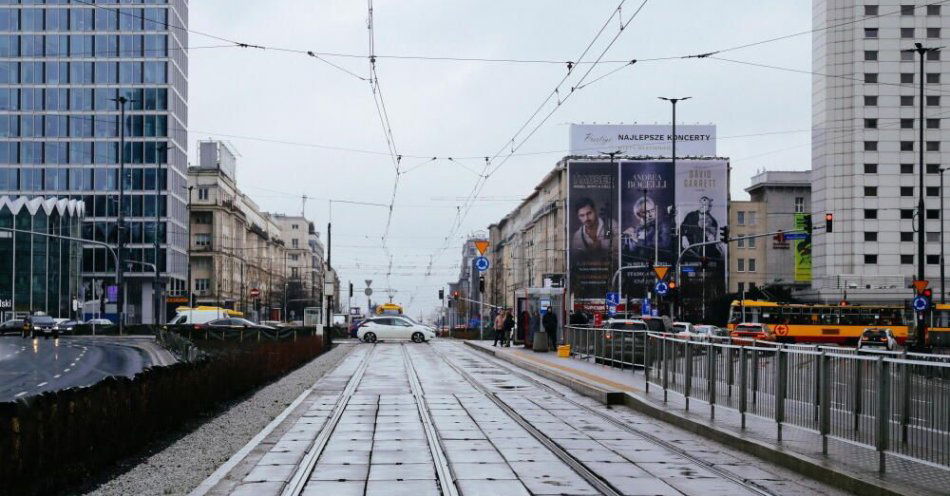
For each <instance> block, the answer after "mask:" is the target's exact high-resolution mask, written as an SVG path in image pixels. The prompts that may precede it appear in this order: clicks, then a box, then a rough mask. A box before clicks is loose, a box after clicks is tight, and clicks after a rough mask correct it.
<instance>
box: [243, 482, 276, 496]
mask: <svg viewBox="0 0 950 496" xmlns="http://www.w3.org/2000/svg"><path fill="white" fill-rule="evenodd" d="M283 488H284V483H283V482H249V483H247V484H241V485H239V486H237V487H235V488H234V490H233V491H231V493H230V496H271V495H274V496H276V495H278V494H280V492H281V491H282V490H283Z"/></svg>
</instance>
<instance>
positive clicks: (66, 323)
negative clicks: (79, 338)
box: [55, 319, 79, 334]
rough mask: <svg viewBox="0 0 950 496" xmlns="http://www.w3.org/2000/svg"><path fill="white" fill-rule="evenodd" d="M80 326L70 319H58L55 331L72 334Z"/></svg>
mask: <svg viewBox="0 0 950 496" xmlns="http://www.w3.org/2000/svg"><path fill="white" fill-rule="evenodd" d="M77 325H79V322H77V321H75V320H69V319H56V326H55V329H56V330H57V331H59V332H60V334H62V333H71V332H73V330H74V329H75V328H76V326H77Z"/></svg>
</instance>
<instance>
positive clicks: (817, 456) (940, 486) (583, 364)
mask: <svg viewBox="0 0 950 496" xmlns="http://www.w3.org/2000/svg"><path fill="white" fill-rule="evenodd" d="M468 344H469V345H470V346H475V347H480V348H482V349H484V350H490V351H491V352H492V353H495V354H496V355H497V356H502V357H509V358H512V359H514V360H515V363H518V362H519V361H520V362H523V363H526V364H531V365H533V366H536V367H542V368H544V369H546V370H548V371H550V372H551V373H557V374H560V375H562V376H565V377H571V378H574V379H576V380H579V381H584V382H587V383H590V384H594V385H598V386H600V387H603V388H606V389H612V390H616V391H623V392H624V393H626V394H629V395H632V396H634V397H636V398H638V399H640V400H643V401H645V402H647V403H648V404H651V405H654V406H656V407H658V408H660V409H663V410H664V411H668V412H671V413H674V414H675V415H677V416H680V417H684V418H687V419H690V420H693V421H696V422H699V423H702V424H705V425H710V426H714V427H716V428H717V429H720V430H722V431H725V432H728V433H731V434H733V435H735V436H737V437H740V438H745V439H752V440H755V441H756V442H758V443H764V444H766V445H769V446H772V447H774V448H775V449H776V450H779V451H790V452H792V453H796V454H800V455H804V456H806V457H808V458H810V459H813V460H815V461H817V462H818V463H819V464H821V465H823V466H826V467H830V468H832V469H833V470H835V471H840V472H847V473H849V474H853V475H854V476H856V477H858V478H860V479H862V480H867V481H870V482H872V483H880V484H881V485H882V486H885V487H889V488H893V489H895V490H896V491H895V492H897V493H898V494H923V495H944V494H950V491H948V490H947V488H948V487H950V470H947V469H942V468H939V467H934V466H930V465H925V464H922V463H916V462H914V461H910V460H907V459H905V458H901V457H898V456H894V455H891V454H888V455H887V466H888V471H887V472H886V473H885V474H883V475H882V474H880V473H878V471H877V468H878V454H877V452H876V451H874V450H872V449H869V448H867V447H864V446H859V445H855V444H853V443H849V442H847V441H846V440H840V439H834V438H831V439H829V447H828V450H829V451H828V455H824V454H822V452H821V436H820V435H819V434H818V433H817V432H814V431H809V430H805V429H800V428H797V427H795V426H791V425H788V424H786V425H785V426H784V429H783V441H782V442H781V443H778V442H777V441H776V425H775V422H774V421H771V420H768V419H765V418H761V417H756V416H754V415H747V416H746V428H745V429H741V428H740V426H741V418H740V416H739V414H738V412H737V411H736V410H733V409H729V408H724V407H722V406H721V405H720V406H717V407H716V409H715V418H714V419H711V418H710V414H709V411H710V409H709V406H708V404H706V403H704V402H702V401H701V400H698V399H696V398H693V399H692V400H691V408H690V410H689V411H687V410H686V408H685V406H686V405H685V401H684V400H683V398H682V396H680V395H678V394H676V393H675V392H673V391H672V390H671V391H670V392H669V393H668V395H667V401H666V402H664V401H663V390H662V388H660V387H658V386H656V385H655V384H652V385H651V386H650V388H649V392H648V391H647V387H646V381H645V376H644V373H643V371H642V369H629V368H628V369H624V370H621V369H619V368H614V367H609V366H606V365H601V364H598V363H594V362H593V361H592V360H591V359H582V358H559V357H557V356H556V354H555V353H553V352H548V353H536V352H533V351H531V350H530V349H526V348H524V347H510V348H499V347H493V346H491V342H490V341H481V342H479V341H469V342H468Z"/></svg>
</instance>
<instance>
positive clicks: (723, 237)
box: [719, 226, 729, 243]
mask: <svg viewBox="0 0 950 496" xmlns="http://www.w3.org/2000/svg"><path fill="white" fill-rule="evenodd" d="M719 241H722V242H723V243H728V242H729V226H722V227H720V228H719Z"/></svg>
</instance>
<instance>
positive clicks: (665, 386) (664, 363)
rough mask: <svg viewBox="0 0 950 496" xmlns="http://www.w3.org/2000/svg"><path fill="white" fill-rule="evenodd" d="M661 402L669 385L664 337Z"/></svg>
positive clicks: (668, 368)
mask: <svg viewBox="0 0 950 496" xmlns="http://www.w3.org/2000/svg"><path fill="white" fill-rule="evenodd" d="M662 353H663V403H666V400H667V389H668V388H669V387H670V364H669V354H668V353H667V352H666V339H664V340H663V350H662Z"/></svg>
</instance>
